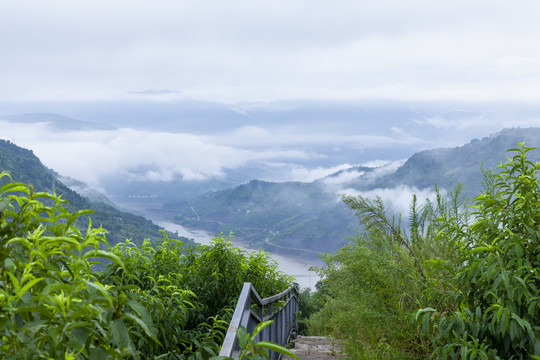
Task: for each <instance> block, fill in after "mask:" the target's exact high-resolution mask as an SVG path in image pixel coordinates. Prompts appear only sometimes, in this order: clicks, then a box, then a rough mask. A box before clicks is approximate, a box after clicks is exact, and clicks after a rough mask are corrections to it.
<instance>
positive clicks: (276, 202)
mask: <svg viewBox="0 0 540 360" xmlns="http://www.w3.org/2000/svg"><path fill="white" fill-rule="evenodd" d="M165 208H166V209H167V210H169V211H174V212H176V213H177V216H176V218H175V221H176V222H178V223H180V224H182V225H185V226H188V227H197V228H203V229H206V230H209V231H212V232H216V233H219V232H224V233H229V232H234V233H235V236H236V237H237V238H241V239H243V240H246V241H248V242H250V243H251V246H252V247H256V248H261V249H265V250H270V251H278V250H280V249H281V250H285V249H283V248H297V249H305V250H307V253H306V254H310V253H311V254H313V253H318V252H322V251H330V250H331V249H333V248H335V246H336V244H341V243H344V242H345V240H346V237H347V235H351V234H353V233H354V229H355V227H356V219H355V217H354V215H353V214H352V213H351V212H350V211H349V210H348V209H347V208H346V206H345V205H344V204H342V203H341V201H339V200H338V196H337V195H336V194H333V193H330V192H328V191H325V188H324V186H322V185H320V184H316V183H309V184H306V183H299V182H287V183H270V182H264V181H258V180H253V181H251V182H249V183H248V184H244V185H240V186H237V187H234V188H232V189H228V190H222V191H217V192H213V193H207V194H204V195H202V196H199V197H197V198H195V199H193V200H190V201H184V202H176V203H171V204H167V205H166V206H165ZM290 250H291V251H293V252H295V253H299V251H298V250H293V249H290Z"/></svg>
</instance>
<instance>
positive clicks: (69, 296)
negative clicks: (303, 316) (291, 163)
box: [0, 172, 291, 359]
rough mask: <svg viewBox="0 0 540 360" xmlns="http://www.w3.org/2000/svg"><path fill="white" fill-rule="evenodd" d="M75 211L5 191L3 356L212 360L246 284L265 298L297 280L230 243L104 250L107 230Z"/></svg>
mask: <svg viewBox="0 0 540 360" xmlns="http://www.w3.org/2000/svg"><path fill="white" fill-rule="evenodd" d="M6 178H9V174H7V173H5V172H2V173H1V174H0V179H2V180H5V179H6ZM66 205H67V203H66V201H64V200H62V199H61V198H60V197H57V196H56V195H51V194H47V193H36V192H34V190H33V188H32V187H30V186H27V185H25V184H22V183H15V182H7V183H5V184H4V185H2V186H1V187H0V264H1V266H2V267H1V271H0V358H10V359H51V358H65V359H75V358H81V359H108V358H109V359H140V358H143V359H146V358H148V359H155V358H159V359H207V358H209V357H211V356H214V355H216V354H217V351H218V349H219V345H220V343H221V340H222V338H223V333H224V331H225V330H226V326H227V322H226V321H225V320H226V318H227V316H228V314H229V313H230V310H229V309H230V308H231V307H232V306H234V303H233V299H235V298H236V297H237V296H238V294H239V292H240V290H239V289H240V288H241V284H240V285H238V283H239V281H242V282H243V281H244V280H243V279H247V281H252V282H253V283H254V284H256V285H255V286H259V288H260V289H261V292H263V293H265V294H270V293H275V292H279V291H282V290H283V289H284V288H286V287H287V285H288V284H289V282H290V281H291V278H290V277H289V276H286V275H284V274H283V273H281V272H279V271H277V265H276V264H275V263H274V262H272V261H271V260H270V259H269V258H268V255H265V254H264V253H253V254H249V255H248V254H245V253H243V252H242V251H240V250H238V249H236V248H234V247H233V246H232V245H231V244H230V241H229V239H223V238H221V237H218V238H217V239H216V240H215V242H214V244H213V246H206V247H195V248H188V249H186V248H184V247H183V244H182V243H181V242H179V241H177V240H173V239H169V238H168V237H167V236H166V235H164V236H163V238H162V240H161V241H160V242H158V243H157V244H155V243H151V242H149V241H147V242H145V243H144V245H143V246H142V247H141V248H137V247H136V246H135V245H134V244H133V243H131V242H129V241H128V242H126V243H124V244H119V245H117V246H116V247H115V248H114V249H112V251H107V250H100V248H102V247H107V246H108V245H107V242H106V238H105V234H106V231H105V230H104V229H102V228H98V229H94V228H92V226H91V225H89V226H88V229H87V231H86V233H84V234H83V233H82V232H81V231H80V230H79V229H78V228H77V226H75V225H76V221H77V219H78V217H80V216H82V215H86V214H88V213H90V212H91V211H90V210H84V211H78V212H76V213H73V214H72V213H70V212H69V211H68V210H66ZM96 258H102V259H107V260H108V261H109V264H108V266H107V270H106V271H104V272H96V271H94V269H93V268H95V265H97V263H96V261H95V260H94V259H96Z"/></svg>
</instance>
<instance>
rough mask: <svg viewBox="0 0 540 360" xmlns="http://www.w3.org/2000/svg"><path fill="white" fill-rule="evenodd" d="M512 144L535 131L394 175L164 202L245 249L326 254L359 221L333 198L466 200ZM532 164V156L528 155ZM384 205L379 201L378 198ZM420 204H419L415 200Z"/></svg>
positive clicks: (501, 136)
mask: <svg viewBox="0 0 540 360" xmlns="http://www.w3.org/2000/svg"><path fill="white" fill-rule="evenodd" d="M519 142H525V144H526V145H527V146H531V147H536V146H540V128H527V129H520V128H516V129H506V130H503V131H501V132H499V133H497V134H493V135H491V136H488V137H485V138H483V139H481V140H478V139H475V140H473V141H471V142H470V143H467V144H465V145H463V146H458V147H454V148H441V149H434V150H427V151H421V152H418V153H416V154H415V155H413V156H412V157H411V158H409V159H408V160H407V161H405V162H404V163H403V164H402V165H401V166H399V167H397V169H395V168H392V166H391V165H387V166H385V167H379V168H370V167H352V168H350V169H347V170H343V171H340V172H338V173H335V174H333V175H331V176H329V177H326V178H323V179H320V180H318V181H315V182H312V183H300V182H286V183H271V182H263V181H257V180H254V181H251V182H249V183H247V184H243V185H240V186H236V187H233V188H230V189H226V190H220V191H216V192H209V193H205V194H203V195H200V196H197V197H195V198H193V199H190V200H186V201H179V202H173V203H169V204H166V205H165V206H164V209H165V210H167V211H170V212H172V213H174V214H176V217H175V221H176V222H178V223H179V224H182V225H185V226H187V227H193V228H201V229H205V230H208V231H211V232H215V233H217V232H225V233H228V232H234V233H235V234H236V236H237V237H240V238H243V239H244V240H246V241H249V242H250V243H251V246H252V247H255V248H262V249H265V250H269V251H287V248H288V249H289V251H291V252H295V253H298V250H296V249H305V251H303V252H304V255H308V256H309V255H313V254H314V253H318V252H323V251H333V250H335V249H337V248H338V247H339V246H341V245H343V244H344V243H346V242H347V238H348V237H349V236H352V235H354V234H355V231H356V230H357V229H358V222H357V219H356V218H355V216H354V215H353V213H352V212H351V211H350V210H348V209H347V208H346V206H345V205H344V204H343V203H342V202H341V201H340V200H339V198H338V193H350V194H351V193H352V194H364V195H366V196H375V195H378V194H384V193H387V194H391V195H390V196H389V198H388V199H387V200H389V201H388V202H389V205H390V206H389V210H391V211H392V210H393V211H400V210H401V211H403V208H401V209H400V208H399V207H398V208H392V204H393V203H394V200H395V199H393V197H394V198H395V197H399V196H405V197H406V199H405V201H406V202H407V204H405V213H404V215H405V216H406V214H407V212H406V211H407V208H406V206H408V202H409V201H410V200H411V199H412V194H413V193H415V192H417V193H418V195H419V196H421V195H422V194H426V193H429V192H430V191H432V190H433V189H434V186H435V184H437V185H438V186H439V187H440V188H441V189H443V190H446V191H448V192H449V191H451V190H452V188H453V187H454V186H455V185H456V184H457V183H458V181H459V182H461V183H463V184H464V186H465V187H464V194H465V195H469V196H471V197H473V196H476V195H478V194H479V193H480V192H481V190H482V171H481V168H482V166H483V167H485V168H487V169H494V168H495V167H496V166H497V165H498V164H500V163H501V162H504V161H505V158H506V156H507V155H508V154H507V153H506V150H508V149H510V148H513V147H516V145H517V144H518V143H519ZM530 156H531V160H538V158H539V156H540V151H539V150H534V151H533V152H531V153H530ZM383 200H384V196H383ZM419 200H421V199H419Z"/></svg>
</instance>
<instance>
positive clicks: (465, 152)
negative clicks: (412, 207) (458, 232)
mask: <svg viewBox="0 0 540 360" xmlns="http://www.w3.org/2000/svg"><path fill="white" fill-rule="evenodd" d="M520 142H525V145H526V146H529V147H539V146H540V128H524V129H522V128H516V129H505V130H502V131H501V132H499V133H496V134H493V135H490V136H488V137H485V138H483V139H481V140H478V139H475V140H473V141H471V142H470V143H467V144H465V145H463V146H458V147H454V148H443V149H434V150H426V151H422V152H419V153H416V154H414V155H413V156H412V157H411V158H409V159H408V160H407V161H406V162H405V163H404V164H403V166H401V167H400V168H399V169H398V170H397V171H396V172H395V173H393V174H389V175H386V176H385V177H383V178H381V179H380V180H379V181H378V182H377V185H376V187H382V188H388V187H394V186H396V185H398V184H402V185H408V186H415V187H417V188H429V187H433V185H434V184H437V185H438V186H440V187H441V188H444V189H447V190H451V189H452V188H453V187H454V186H455V185H456V183H457V182H458V181H460V182H462V183H463V184H464V185H465V189H464V190H465V192H466V193H467V194H469V195H471V196H474V195H476V194H478V193H480V192H481V191H482V171H481V169H482V166H483V167H484V168H486V169H495V168H496V167H497V166H498V165H499V164H501V163H502V162H504V161H505V160H506V156H507V152H506V151H507V150H508V149H511V148H515V147H516V145H517V144H518V143H520ZM529 156H530V159H538V157H539V156H540V150H534V151H533V152H531V153H530V155H529ZM356 185H357V186H355V187H356V188H358V189H365V188H373V186H372V185H370V186H369V187H365V186H363V185H362V181H361V179H357V181H356Z"/></svg>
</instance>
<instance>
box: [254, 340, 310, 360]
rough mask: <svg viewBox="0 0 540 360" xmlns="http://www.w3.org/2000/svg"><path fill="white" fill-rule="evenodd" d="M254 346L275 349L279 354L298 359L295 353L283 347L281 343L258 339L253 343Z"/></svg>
mask: <svg viewBox="0 0 540 360" xmlns="http://www.w3.org/2000/svg"><path fill="white" fill-rule="evenodd" d="M255 346H257V347H262V348H263V349H268V350H272V351H276V352H278V353H280V354H283V355H287V356H290V357H293V358H295V359H297V360H300V359H299V358H298V356H296V354H294V353H293V352H292V351H291V350H289V349H287V348H285V347H283V346H281V345H278V344H274V343H272V342H269V341H259V342H258V343H257V344H255Z"/></svg>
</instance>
